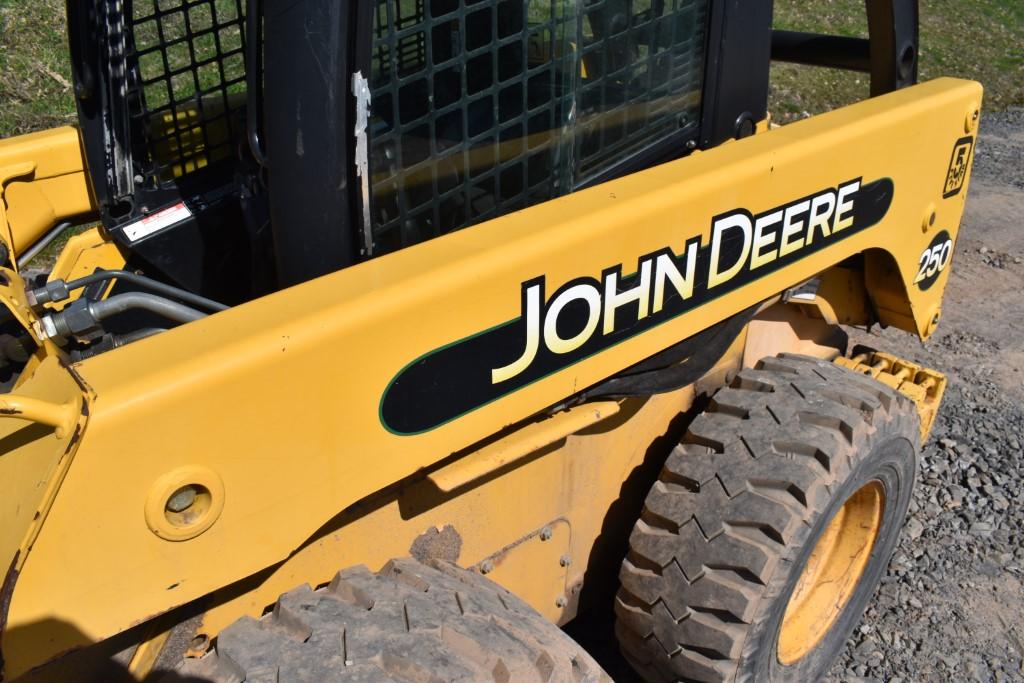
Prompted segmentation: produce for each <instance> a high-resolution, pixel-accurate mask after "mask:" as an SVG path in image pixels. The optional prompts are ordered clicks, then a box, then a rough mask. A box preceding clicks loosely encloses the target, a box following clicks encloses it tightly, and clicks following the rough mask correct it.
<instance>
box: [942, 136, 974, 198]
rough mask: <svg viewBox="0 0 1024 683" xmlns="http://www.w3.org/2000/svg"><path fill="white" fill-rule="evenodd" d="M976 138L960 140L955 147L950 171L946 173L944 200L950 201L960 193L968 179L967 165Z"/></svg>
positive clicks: (950, 160) (950, 161)
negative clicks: (950, 198)
mask: <svg viewBox="0 0 1024 683" xmlns="http://www.w3.org/2000/svg"><path fill="white" fill-rule="evenodd" d="M972 147H974V138H973V137H970V136H968V137H966V138H960V139H959V140H957V141H956V144H955V145H953V156H952V157H950V159H949V170H948V171H946V186H945V187H944V188H943V190H942V198H943V199H948V198H949V197H952V196H954V195H956V194H958V193H959V192H960V188H961V187H963V186H964V180H966V179H967V165H968V163H969V162H970V161H971V148H972Z"/></svg>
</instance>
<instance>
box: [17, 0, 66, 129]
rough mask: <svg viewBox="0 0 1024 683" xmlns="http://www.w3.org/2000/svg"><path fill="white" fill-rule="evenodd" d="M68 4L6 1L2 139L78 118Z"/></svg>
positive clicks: (58, 0) (41, 0) (47, 0)
mask: <svg viewBox="0 0 1024 683" xmlns="http://www.w3.org/2000/svg"><path fill="white" fill-rule="evenodd" d="M65 32H66V24H65V17H64V2H62V1H61V0H0V137H8V136H11V135H20V134H22V133H29V132H31V131H34V130H40V129H44V128H52V127H54V126H66V125H68V124H74V123H75V122H76V120H77V118H76V114H75V103H74V99H73V92H72V86H71V62H70V60H69V58H68V49H67V38H66V37H65Z"/></svg>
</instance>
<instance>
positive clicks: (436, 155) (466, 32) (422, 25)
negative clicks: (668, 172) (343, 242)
mask: <svg viewBox="0 0 1024 683" xmlns="http://www.w3.org/2000/svg"><path fill="white" fill-rule="evenodd" d="M707 4H708V0H499V1H497V2H495V1H494V0H378V2H377V3H376V5H375V7H376V13H375V16H374V37H373V61H372V73H371V81H370V86H371V119H370V129H369V142H370V159H369V162H370V173H371V223H372V225H371V231H372V233H373V238H374V253H378V254H379V253H384V252H387V251H392V250H394V249H397V248H400V247H404V246H408V245H410V244H414V243H416V242H420V241H423V240H425V239H429V238H431V237H435V236H437V235H440V234H443V233H446V232H449V231H451V230H455V229H458V228H462V227H466V226H468V225H472V224H474V223H478V222H481V221H484V220H487V219H489V218H493V217H495V216H498V215H501V214H505V213H508V212H510V211H514V210H516V209H520V208H523V207H526V206H529V205H531V204H535V203H538V202H541V201H544V200H547V199H551V198H553V197H556V196H559V195H562V194H566V193H568V192H571V191H572V190H573V189H574V188H575V187H577V186H579V185H581V184H583V183H585V182H586V181H587V180H588V179H590V178H592V177H594V176H595V175H598V174H601V173H603V172H605V171H607V170H608V169H609V168H611V167H613V166H615V165H617V164H620V163H621V162H622V161H624V160H625V159H628V158H629V157H631V156H633V155H635V154H638V153H640V152H642V151H644V150H646V149H648V148H650V147H651V146H652V145H655V144H657V143H658V142H659V141H661V140H662V139H663V138H664V137H665V136H667V135H668V134H670V133H673V132H676V131H678V130H680V128H686V127H687V126H691V125H693V126H696V122H697V118H698V115H699V109H700V93H701V89H702V85H703V71H704V40H705V24H706V21H707Z"/></svg>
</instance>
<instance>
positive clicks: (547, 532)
mask: <svg viewBox="0 0 1024 683" xmlns="http://www.w3.org/2000/svg"><path fill="white" fill-rule="evenodd" d="M550 539H551V527H549V526H546V527H544V528H543V529H541V530H540V540H542V541H548V540H550Z"/></svg>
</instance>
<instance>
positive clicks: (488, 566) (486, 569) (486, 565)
mask: <svg viewBox="0 0 1024 683" xmlns="http://www.w3.org/2000/svg"><path fill="white" fill-rule="evenodd" d="M492 571H494V563H493V562H491V561H490V560H484V561H483V562H481V563H480V573H481V574H490V573H491V572H492Z"/></svg>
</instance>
